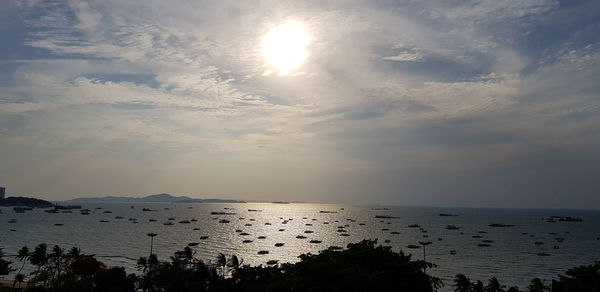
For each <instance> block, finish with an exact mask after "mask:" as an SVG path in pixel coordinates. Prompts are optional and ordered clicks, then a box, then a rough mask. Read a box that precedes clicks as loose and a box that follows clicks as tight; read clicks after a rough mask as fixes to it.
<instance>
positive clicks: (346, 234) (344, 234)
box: [340, 233, 350, 236]
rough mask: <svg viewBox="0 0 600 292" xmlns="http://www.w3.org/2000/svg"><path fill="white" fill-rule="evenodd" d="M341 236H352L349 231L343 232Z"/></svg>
mask: <svg viewBox="0 0 600 292" xmlns="http://www.w3.org/2000/svg"><path fill="white" fill-rule="evenodd" d="M340 236H350V234H348V233H341V234H340Z"/></svg>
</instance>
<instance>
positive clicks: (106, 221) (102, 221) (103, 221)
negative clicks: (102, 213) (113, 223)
mask: <svg viewBox="0 0 600 292" xmlns="http://www.w3.org/2000/svg"><path fill="white" fill-rule="evenodd" d="M100 223H108V220H100Z"/></svg>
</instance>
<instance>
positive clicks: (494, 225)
mask: <svg viewBox="0 0 600 292" xmlns="http://www.w3.org/2000/svg"><path fill="white" fill-rule="evenodd" d="M488 226H489V227H515V226H514V225H513V224H502V223H492V224H490V225H488Z"/></svg>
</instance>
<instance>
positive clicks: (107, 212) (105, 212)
mask: <svg viewBox="0 0 600 292" xmlns="http://www.w3.org/2000/svg"><path fill="white" fill-rule="evenodd" d="M103 213H104V214H110V213H112V211H109V210H106V211H104V212H103Z"/></svg>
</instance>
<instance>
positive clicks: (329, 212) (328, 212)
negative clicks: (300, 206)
mask: <svg viewBox="0 0 600 292" xmlns="http://www.w3.org/2000/svg"><path fill="white" fill-rule="evenodd" d="M319 213H321V214H335V213H337V212H336V211H319Z"/></svg>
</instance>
